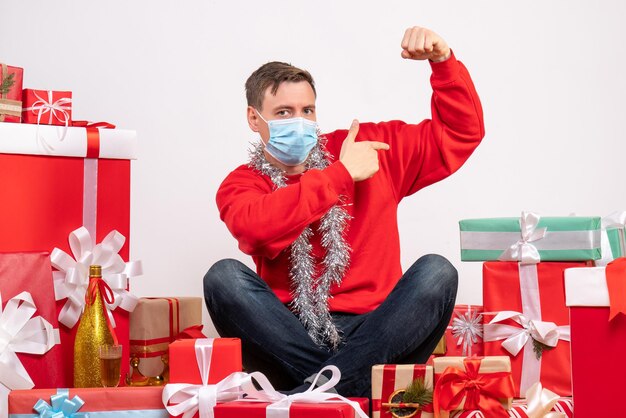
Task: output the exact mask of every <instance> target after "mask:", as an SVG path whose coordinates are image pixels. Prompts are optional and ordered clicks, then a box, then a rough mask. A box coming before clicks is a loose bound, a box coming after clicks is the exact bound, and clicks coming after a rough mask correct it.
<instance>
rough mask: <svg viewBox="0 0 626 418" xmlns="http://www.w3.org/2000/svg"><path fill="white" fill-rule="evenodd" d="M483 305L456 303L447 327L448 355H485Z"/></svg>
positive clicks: (445, 336)
mask: <svg viewBox="0 0 626 418" xmlns="http://www.w3.org/2000/svg"><path fill="white" fill-rule="evenodd" d="M482 312H483V307H482V306H477V305H456V306H455V307H454V313H453V314H452V318H451V319H450V325H448V328H447V329H446V333H445V335H444V338H445V340H446V352H445V354H446V355H447V356H457V357H458V356H462V357H466V356H482V355H483V323H482V322H483V316H482Z"/></svg>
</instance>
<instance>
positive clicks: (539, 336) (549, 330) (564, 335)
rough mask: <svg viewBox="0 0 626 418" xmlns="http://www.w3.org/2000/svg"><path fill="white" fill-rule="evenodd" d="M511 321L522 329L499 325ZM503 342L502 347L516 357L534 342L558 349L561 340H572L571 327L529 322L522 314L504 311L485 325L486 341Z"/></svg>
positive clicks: (535, 321)
mask: <svg viewBox="0 0 626 418" xmlns="http://www.w3.org/2000/svg"><path fill="white" fill-rule="evenodd" d="M507 319H511V320H513V321H515V322H517V323H518V324H520V325H521V328H520V327H516V326H511V325H506V324H498V322H501V321H505V320H507ZM499 340H504V341H503V342H502V347H504V349H506V351H508V352H509V353H511V354H512V355H513V356H516V355H517V354H518V353H519V352H520V351H521V350H522V348H524V346H525V345H526V344H527V343H529V342H530V343H532V340H535V341H538V342H540V343H542V344H544V345H547V346H549V347H556V345H557V344H558V342H559V340H564V341H569V340H570V327H569V325H562V326H557V325H556V324H555V323H554V322H544V321H537V320H529V319H528V318H526V317H525V316H524V315H523V314H522V313H520V312H515V311H502V312H498V314H497V315H496V316H495V317H494V318H493V319H492V320H491V321H490V322H489V324H486V325H485V341H499Z"/></svg>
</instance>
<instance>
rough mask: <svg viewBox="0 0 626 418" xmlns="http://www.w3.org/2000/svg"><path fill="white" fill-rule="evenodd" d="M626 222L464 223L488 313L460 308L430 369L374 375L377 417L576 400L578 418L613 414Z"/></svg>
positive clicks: (623, 340)
mask: <svg viewBox="0 0 626 418" xmlns="http://www.w3.org/2000/svg"><path fill="white" fill-rule="evenodd" d="M625 224H626V212H624V213H615V214H613V215H611V216H609V217H607V218H604V219H602V220H601V219H600V218H599V217H574V216H570V217H554V218H549V217H544V218H542V217H540V216H538V215H536V214H533V213H523V214H522V217H521V218H497V219H469V220H463V221H461V222H460V229H461V258H462V260H463V261H484V263H483V305H484V306H473V305H469V306H468V305H458V306H456V307H455V311H454V313H453V316H452V319H451V321H450V325H449V326H448V329H447V331H446V334H445V336H444V338H443V339H442V340H441V342H440V343H439V345H438V346H437V348H436V349H435V355H434V356H433V357H431V359H430V360H429V362H428V364H429V365H423V366H422V365H380V366H375V367H374V368H373V371H372V410H373V413H374V417H392V416H393V417H401V416H408V414H411V413H413V414H415V413H416V412H419V413H420V414H421V416H423V417H429V416H432V415H433V414H434V415H440V416H451V417H483V416H484V417H500V416H501V417H509V416H511V417H540V416H544V415H545V414H548V413H549V414H552V415H549V416H551V417H556V416H561V417H565V416H567V417H571V416H573V404H574V401H575V403H576V412H577V414H576V416H577V417H579V418H580V417H582V418H587V417H600V416H602V417H604V416H607V417H608V416H614V415H615V411H614V408H615V406H614V403H613V402H611V400H614V399H618V394H619V393H623V391H624V390H626V381H624V379H623V378H621V377H620V376H623V375H624V374H625V373H626V366H622V362H619V361H618V359H619V358H620V356H621V353H623V352H624V350H626V317H625V316H624V315H620V313H625V314H626V258H619V257H623V256H624V255H625V254H626V252H625V248H626V240H625V239H624V225H625ZM594 266H595V267H594ZM604 266H606V267H604ZM413 370H421V372H420V373H422V376H425V377H418V375H417V372H416V371H413ZM557 394H558V395H557ZM572 395H573V397H572ZM416 399H418V401H416ZM500 405H501V406H500Z"/></svg>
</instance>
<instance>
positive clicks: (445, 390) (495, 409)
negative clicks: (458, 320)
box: [433, 356, 513, 418]
mask: <svg viewBox="0 0 626 418" xmlns="http://www.w3.org/2000/svg"><path fill="white" fill-rule="evenodd" d="M433 368H434V372H435V392H434V394H433V408H434V410H435V416H441V417H444V418H446V417H448V416H450V413H451V411H454V410H466V409H470V410H475V409H478V408H477V407H478V406H481V407H483V408H484V410H483V412H485V413H486V414H488V416H489V417H490V418H492V417H494V418H495V417H506V416H507V412H506V411H507V410H509V409H511V405H512V400H513V399H512V398H513V380H512V377H511V362H510V359H509V358H508V357H506V356H494V357H447V356H446V357H437V358H435V359H434V360H433ZM470 383H471V384H470ZM474 403H476V404H477V405H474Z"/></svg>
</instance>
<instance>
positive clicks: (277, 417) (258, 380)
mask: <svg viewBox="0 0 626 418" xmlns="http://www.w3.org/2000/svg"><path fill="white" fill-rule="evenodd" d="M323 373H327V374H326V375H324V376H328V373H330V378H329V379H328V381H326V382H325V383H323V384H321V385H319V386H318V384H317V382H318V379H319V378H320V376H322V374H323ZM234 377H236V376H234V375H231V376H229V378H227V380H229V379H233V378H234ZM340 380H341V372H340V371H339V369H338V368H337V367H336V366H326V367H324V368H323V369H322V370H320V371H319V373H318V374H317V376H316V377H315V379H314V380H313V383H312V384H311V386H310V387H309V388H308V389H307V390H305V391H304V392H299V393H293V394H291V395H285V394H282V393H279V392H278V391H276V390H275V389H274V387H273V386H272V384H271V383H270V382H269V380H268V379H267V377H266V376H265V375H264V374H262V373H259V372H253V373H250V374H249V375H246V374H245V373H244V374H243V379H242V380H241V382H240V386H239V389H240V390H241V391H242V392H243V393H245V395H246V397H245V400H243V401H232V402H226V403H221V404H217V405H216V406H215V407H214V409H213V410H214V411H215V418H235V417H243V416H245V417H252V418H265V417H273V418H290V417H291V418H313V417H338V418H339V417H346V418H356V417H359V418H367V413H366V412H365V411H366V410H367V409H368V404H369V400H368V399H367V398H344V397H343V396H341V395H338V394H337V393H334V392H330V390H331V389H333V388H334V387H335V385H336V384H337V383H339V381H340ZM221 383H223V382H221ZM406 416H409V415H406Z"/></svg>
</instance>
